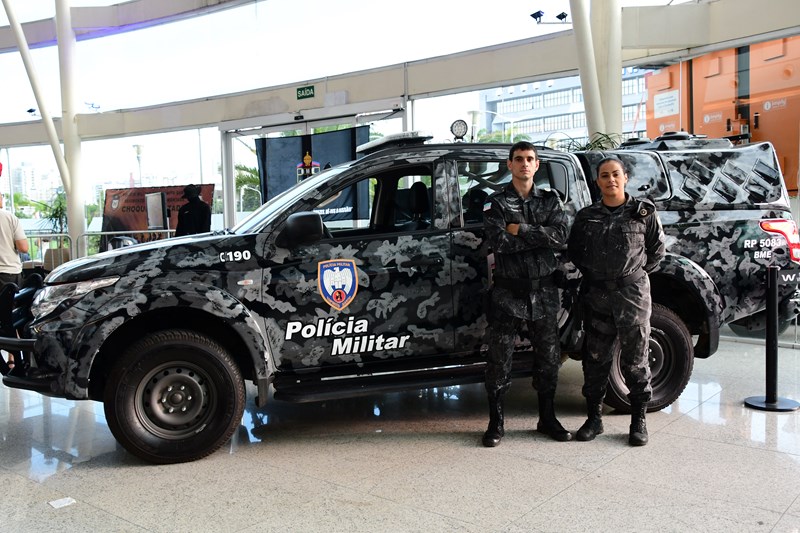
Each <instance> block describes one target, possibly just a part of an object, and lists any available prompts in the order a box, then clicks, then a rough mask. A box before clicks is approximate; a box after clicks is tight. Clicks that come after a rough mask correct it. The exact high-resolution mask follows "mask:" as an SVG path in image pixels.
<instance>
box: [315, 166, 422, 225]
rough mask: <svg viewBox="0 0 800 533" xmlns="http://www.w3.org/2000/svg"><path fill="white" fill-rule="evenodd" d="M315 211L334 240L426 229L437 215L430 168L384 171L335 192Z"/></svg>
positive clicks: (319, 204) (316, 207)
mask: <svg viewBox="0 0 800 533" xmlns="http://www.w3.org/2000/svg"><path fill="white" fill-rule="evenodd" d="M314 211H315V212H317V213H319V214H320V215H321V216H322V222H323V223H324V224H325V227H326V228H327V230H328V231H329V232H330V234H331V236H332V237H333V238H337V237H350V236H361V235H372V234H379V233H397V232H411V231H420V230H426V229H428V228H430V227H431V213H433V212H434V211H433V176H432V172H431V168H430V167H429V166H427V165H416V166H413V167H406V168H400V169H388V170H382V171H381V172H380V173H379V174H376V175H373V176H367V177H364V178H362V179H361V180H359V181H357V182H356V183H353V184H351V185H348V186H347V187H345V188H343V189H340V190H338V191H336V192H335V193H333V194H332V195H330V196H329V197H328V198H325V199H323V200H322V201H321V202H319V203H318V204H317V205H316V206H315V207H314Z"/></svg>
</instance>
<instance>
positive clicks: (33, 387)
mask: <svg viewBox="0 0 800 533" xmlns="http://www.w3.org/2000/svg"><path fill="white" fill-rule="evenodd" d="M35 346H36V339H18V338H16V337H0V350H5V351H7V352H9V353H11V354H13V355H14V361H15V365H14V368H13V369H12V370H11V371H10V372H9V373H8V374H6V375H5V376H3V385H5V386H6V387H9V388H12V389H24V390H30V391H34V392H38V393H40V394H44V395H46V396H63V394H62V393H60V392H59V390H60V388H59V387H58V378H57V373H55V372H46V371H43V370H42V369H40V368H37V367H34V366H31V364H30V361H32V360H33V357H32V355H33V354H34V352H35Z"/></svg>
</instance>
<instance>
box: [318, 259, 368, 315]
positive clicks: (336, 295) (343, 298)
mask: <svg viewBox="0 0 800 533" xmlns="http://www.w3.org/2000/svg"><path fill="white" fill-rule="evenodd" d="M317 283H318V285H319V294H320V296H322V299H323V300H325V302H327V303H328V305H330V306H331V307H333V308H334V309H336V310H338V311H341V310H342V309H344V308H345V307H347V306H348V305H350V303H352V301H353V299H354V298H355V297H356V292H358V272H357V271H356V262H355V261H354V260H352V259H330V260H328V261H321V262H319V263H318V264H317Z"/></svg>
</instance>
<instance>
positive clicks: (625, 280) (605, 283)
mask: <svg viewBox="0 0 800 533" xmlns="http://www.w3.org/2000/svg"><path fill="white" fill-rule="evenodd" d="M645 274H646V273H645V271H644V270H642V269H639V270H637V271H636V272H633V273H632V274H628V275H627V276H623V277H621V278H617V279H605V280H599V279H598V280H591V281H590V282H589V285H590V286H591V287H597V288H598V289H606V290H607V291H612V290H614V289H621V288H622V287H627V286H628V285H630V284H632V283H635V282H637V281H639V280H640V279H642V277H644V276H645Z"/></svg>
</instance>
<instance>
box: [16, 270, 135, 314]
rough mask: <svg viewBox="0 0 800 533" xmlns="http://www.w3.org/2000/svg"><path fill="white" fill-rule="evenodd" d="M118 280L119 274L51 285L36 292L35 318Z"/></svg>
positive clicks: (32, 310)
mask: <svg viewBox="0 0 800 533" xmlns="http://www.w3.org/2000/svg"><path fill="white" fill-rule="evenodd" d="M117 280H119V276H113V277H110V278H101V279H93V280H89V281H79V282H77V283H65V284H64V285H49V286H47V287H44V288H43V289H41V290H40V291H39V292H37V293H36V297H34V299H33V304H32V305H31V314H33V317H34V318H40V317H43V316H45V315H46V314H48V313H51V312H52V311H53V310H54V309H55V308H56V307H58V306H59V304H61V303H62V302H65V301H67V300H79V299H81V298H82V297H83V295H85V294H86V293H89V292H91V291H93V290H95V289H101V288H103V287H108V286H109V285H113V284H115V283H116V282H117Z"/></svg>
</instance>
